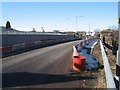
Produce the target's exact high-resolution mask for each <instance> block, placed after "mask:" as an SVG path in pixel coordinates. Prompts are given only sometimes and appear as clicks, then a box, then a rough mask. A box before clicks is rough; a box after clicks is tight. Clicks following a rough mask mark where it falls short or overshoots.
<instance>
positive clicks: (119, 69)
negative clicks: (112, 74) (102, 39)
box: [116, 1, 120, 89]
mask: <svg viewBox="0 0 120 90" xmlns="http://www.w3.org/2000/svg"><path fill="white" fill-rule="evenodd" d="M118 30H119V46H118V47H119V49H118V54H117V61H116V75H117V76H118V77H119V89H120V1H119V2H118Z"/></svg>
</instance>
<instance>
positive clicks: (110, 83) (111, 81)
mask: <svg viewBox="0 0 120 90" xmlns="http://www.w3.org/2000/svg"><path fill="white" fill-rule="evenodd" d="M100 47H101V52H102V58H103V63H104V69H105V75H106V83H107V88H116V85H115V82H114V78H113V76H112V72H111V69H110V65H109V62H108V58H107V55H106V53H105V49H104V46H103V44H102V41H101V40H100Z"/></svg>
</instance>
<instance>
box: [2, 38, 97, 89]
mask: <svg viewBox="0 0 120 90" xmlns="http://www.w3.org/2000/svg"><path fill="white" fill-rule="evenodd" d="M78 42H80V40H78V41H72V42H67V43H62V44H58V45H54V46H49V47H45V48H40V49H36V50H32V51H29V52H25V53H21V54H18V55H14V56H10V57H6V58H3V59H2V79H3V89H5V88H83V87H86V88H87V87H88V88H90V87H94V86H95V84H96V79H97V76H96V75H97V74H98V72H94V73H93V72H87V71H85V72H84V73H79V74H71V70H72V46H73V45H75V44H76V43H78ZM96 73H97V74H96Z"/></svg>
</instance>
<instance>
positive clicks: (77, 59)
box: [72, 38, 94, 71]
mask: <svg viewBox="0 0 120 90" xmlns="http://www.w3.org/2000/svg"><path fill="white" fill-rule="evenodd" d="M93 40H94V38H93V39H88V40H83V41H81V42H80V43H78V44H76V45H75V46H73V66H72V68H73V70H75V71H83V70H85V63H86V60H85V59H86V57H84V56H80V55H79V53H78V52H79V51H80V50H81V49H82V48H83V47H84V46H85V45H86V44H88V43H89V42H91V41H93Z"/></svg>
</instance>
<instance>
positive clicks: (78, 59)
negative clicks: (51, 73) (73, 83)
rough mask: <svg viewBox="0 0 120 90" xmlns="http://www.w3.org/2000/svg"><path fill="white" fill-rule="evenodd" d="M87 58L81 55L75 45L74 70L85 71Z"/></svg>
mask: <svg viewBox="0 0 120 90" xmlns="http://www.w3.org/2000/svg"><path fill="white" fill-rule="evenodd" d="M85 59H86V57H84V56H79V53H78V51H77V50H76V48H75V46H73V66H72V67H73V70H75V71H83V70H85Z"/></svg>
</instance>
